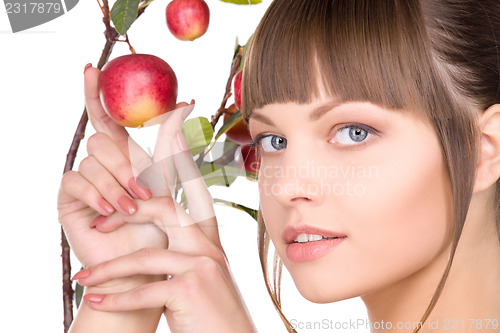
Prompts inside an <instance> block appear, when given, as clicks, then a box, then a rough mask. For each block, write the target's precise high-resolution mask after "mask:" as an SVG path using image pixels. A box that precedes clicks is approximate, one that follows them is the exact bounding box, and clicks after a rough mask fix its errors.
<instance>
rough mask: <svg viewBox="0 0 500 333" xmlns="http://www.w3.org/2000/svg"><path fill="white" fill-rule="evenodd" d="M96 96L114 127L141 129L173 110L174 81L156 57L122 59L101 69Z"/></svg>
mask: <svg viewBox="0 0 500 333" xmlns="http://www.w3.org/2000/svg"><path fill="white" fill-rule="evenodd" d="M99 94H100V97H101V102H102V105H103V106H104V110H105V111H106V113H107V114H108V115H109V116H110V117H111V118H112V119H113V120H114V121H115V122H116V123H118V124H119V125H121V126H126V127H141V126H142V125H143V124H144V122H146V121H148V120H150V119H152V118H154V117H156V116H159V115H161V114H163V113H165V112H168V111H172V110H173V109H174V108H175V103H176V101H177V77H176V76H175V73H174V71H173V70H172V68H171V67H170V66H169V65H168V64H167V63H166V62H165V61H164V60H162V59H160V58H158V57H156V56H153V55H150V54H130V55H125V56H121V57H118V58H115V59H113V60H111V61H110V62H108V63H107V64H106V66H104V68H103V70H102V71H101V74H100V76H99Z"/></svg>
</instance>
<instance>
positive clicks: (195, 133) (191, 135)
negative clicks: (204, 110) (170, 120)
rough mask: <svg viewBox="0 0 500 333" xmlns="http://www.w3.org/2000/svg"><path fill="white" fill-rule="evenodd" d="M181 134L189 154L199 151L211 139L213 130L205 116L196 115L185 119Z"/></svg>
mask: <svg viewBox="0 0 500 333" xmlns="http://www.w3.org/2000/svg"><path fill="white" fill-rule="evenodd" d="M182 134H184V137H185V138H186V143H187V146H188V148H189V150H190V151H191V154H193V156H194V155H197V154H199V153H201V152H202V151H203V150H204V149H205V148H206V147H207V146H208V145H209V144H210V141H212V137H213V136H214V130H213V128H212V125H211V124H210V122H209V121H208V119H207V118H205V117H197V118H192V119H189V120H187V121H186V122H185V123H184V125H183V126H182Z"/></svg>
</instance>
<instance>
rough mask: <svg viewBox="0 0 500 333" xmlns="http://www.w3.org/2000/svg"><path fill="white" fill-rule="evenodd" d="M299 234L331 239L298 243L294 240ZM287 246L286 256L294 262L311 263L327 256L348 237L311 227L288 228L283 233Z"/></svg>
mask: <svg viewBox="0 0 500 333" xmlns="http://www.w3.org/2000/svg"><path fill="white" fill-rule="evenodd" d="M299 234H313V235H321V236H324V237H326V238H330V239H323V240H320V241H315V242H307V243H296V242H294V239H295V238H296V237H297V236H298V235H299ZM281 236H282V239H283V241H284V242H285V244H287V245H286V256H287V258H288V259H289V260H290V261H292V262H304V261H311V260H314V259H317V258H320V257H322V256H325V255H327V254H328V253H330V252H331V251H332V250H333V249H335V248H336V247H337V245H339V244H340V243H342V242H343V241H344V239H345V238H346V237H347V236H346V235H345V234H342V233H338V232H335V231H330V230H324V229H319V228H316V227H313V226H309V225H304V224H302V225H298V226H294V227H292V226H287V227H286V228H285V229H284V230H283V233H282V235H281Z"/></svg>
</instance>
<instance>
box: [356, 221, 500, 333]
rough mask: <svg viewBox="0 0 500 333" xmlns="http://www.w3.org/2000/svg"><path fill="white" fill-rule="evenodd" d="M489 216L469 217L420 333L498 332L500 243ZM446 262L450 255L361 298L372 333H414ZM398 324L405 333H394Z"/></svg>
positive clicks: (499, 313)
mask: <svg viewBox="0 0 500 333" xmlns="http://www.w3.org/2000/svg"><path fill="white" fill-rule="evenodd" d="M474 215H475V216H474ZM478 215H479V216H478ZM485 215H486V214H485V213H480V214H475V213H474V212H472V214H471V212H469V217H470V218H468V220H467V222H466V224H465V226H464V230H463V232H462V236H461V239H460V241H459V244H458V247H457V250H456V253H455V257H454V260H453V264H452V266H451V270H450V273H449V276H448V279H447V280H446V283H445V286H444V288H443V291H442V294H441V295H440V297H439V299H438V301H437V303H436V306H435V307H434V309H433V310H432V312H431V314H430V316H429V318H428V319H427V320H426V321H425V322H424V323H423V324H422V328H421V330H420V332H421V333H431V332H432V333H439V332H477V331H481V332H482V333H489V332H494V331H495V332H498V329H499V327H500V326H498V325H499V323H498V322H499V321H500V320H499V318H500V299H499V298H498V295H499V294H500V283H499V281H500V242H499V238H498V233H497V230H496V222H495V219H494V216H485ZM490 215H491V214H490ZM475 218H482V220H481V221H480V222H478V221H477V220H476V219H475ZM473 220H475V222H472V221H473ZM448 260H449V250H448V251H443V253H441V254H439V255H438V256H437V257H436V258H435V260H434V261H433V262H432V263H431V264H430V265H428V266H426V267H425V268H423V269H421V270H420V271H418V272H416V273H414V274H412V275H411V276H409V277H407V278H405V279H404V280H401V281H399V282H398V283H396V284H393V285H391V286H389V287H387V288H384V289H381V290H378V291H375V292H373V293H370V294H368V295H364V296H362V297H361V298H362V300H363V301H364V302H365V305H366V307H367V310H368V316H369V319H370V322H371V323H372V330H371V332H374V333H375V332H389V331H390V332H412V331H413V330H414V329H415V328H416V325H418V322H420V319H421V317H422V315H423V314H424V312H425V310H426V309H427V308H428V306H429V302H430V300H431V298H432V296H433V295H434V292H435V290H436V288H437V286H438V283H439V281H440V279H441V277H442V275H443V272H444V270H445V268H446V265H447V263H448ZM494 319H496V320H497V321H496V323H497V325H496V329H495V325H493V324H494V322H492V320H494ZM488 322H489V325H488V327H486V324H487V323H488ZM398 323H400V324H399V325H402V326H401V329H396V327H398V328H399V326H396V325H397V324H398ZM388 325H392V329H391V328H390V327H388ZM481 325H482V326H481ZM480 326H481V329H479V327H480ZM454 329H455V330H454Z"/></svg>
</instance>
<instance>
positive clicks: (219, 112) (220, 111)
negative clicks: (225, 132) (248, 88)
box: [210, 47, 243, 128]
mask: <svg viewBox="0 0 500 333" xmlns="http://www.w3.org/2000/svg"><path fill="white" fill-rule="evenodd" d="M242 56H243V48H242V47H241V48H240V50H239V51H238V54H237V55H236V57H235V58H234V61H233V66H232V67H231V72H230V73H229V77H228V79H227V83H226V91H225V92H224V98H223V99H222V102H221V104H220V108H219V109H218V110H217V113H216V114H215V115H213V116H212V120H211V122H210V124H211V125H212V128H215V126H216V125H217V122H218V121H219V118H220V117H221V116H222V115H223V114H224V112H225V111H226V103H227V100H228V99H229V97H231V85H232V83H233V78H234V76H235V75H236V73H238V70H239V68H240V65H241V57H242Z"/></svg>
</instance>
